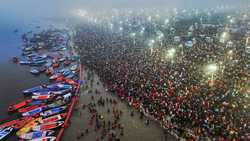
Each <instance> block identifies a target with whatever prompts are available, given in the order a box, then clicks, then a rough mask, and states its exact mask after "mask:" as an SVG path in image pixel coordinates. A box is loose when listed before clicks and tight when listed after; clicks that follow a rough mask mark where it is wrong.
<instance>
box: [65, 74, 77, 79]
mask: <svg viewBox="0 0 250 141" xmlns="http://www.w3.org/2000/svg"><path fill="white" fill-rule="evenodd" d="M75 76H76V75H75V74H74V73H70V74H69V75H68V76H66V77H65V78H66V79H72V78H74V77H75Z"/></svg>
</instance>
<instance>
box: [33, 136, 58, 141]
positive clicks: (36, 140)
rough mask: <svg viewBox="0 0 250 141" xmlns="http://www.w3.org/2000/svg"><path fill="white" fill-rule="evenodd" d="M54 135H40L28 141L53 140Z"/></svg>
mask: <svg viewBox="0 0 250 141" xmlns="http://www.w3.org/2000/svg"><path fill="white" fill-rule="evenodd" d="M55 140H56V137H54V136H47V137H41V138H37V139H33V140H30V141H55Z"/></svg>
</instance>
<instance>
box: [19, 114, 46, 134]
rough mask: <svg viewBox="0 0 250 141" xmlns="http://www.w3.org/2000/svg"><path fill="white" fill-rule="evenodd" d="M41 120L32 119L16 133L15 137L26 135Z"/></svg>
mask: <svg viewBox="0 0 250 141" xmlns="http://www.w3.org/2000/svg"><path fill="white" fill-rule="evenodd" d="M40 120H41V118H36V119H33V120H32V121H30V122H29V123H27V124H26V125H25V126H24V127H23V128H21V129H20V130H18V131H17V133H16V135H17V136H18V137H20V136H21V135H23V134H25V133H28V132H29V131H30V130H31V129H32V127H33V126H35V125H37V124H38V121H40Z"/></svg>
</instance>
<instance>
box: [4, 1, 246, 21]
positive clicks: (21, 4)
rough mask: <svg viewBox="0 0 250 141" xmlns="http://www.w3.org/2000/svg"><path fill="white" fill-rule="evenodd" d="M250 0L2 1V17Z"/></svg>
mask: <svg viewBox="0 0 250 141" xmlns="http://www.w3.org/2000/svg"><path fill="white" fill-rule="evenodd" d="M246 3H248V4H249V3H250V0H0V16H4V17H15V18H27V17H39V16H46V15H50V16H53V15H58V14H67V13H69V12H70V11H71V10H72V9H76V8H86V9H101V8H109V9H110V8H128V7H166V8H174V7H177V8H178V7H179V8H184V7H186V8H190V7H195V8H204V7H216V6H218V5H222V4H226V5H233V6H236V5H242V6H245V5H246Z"/></svg>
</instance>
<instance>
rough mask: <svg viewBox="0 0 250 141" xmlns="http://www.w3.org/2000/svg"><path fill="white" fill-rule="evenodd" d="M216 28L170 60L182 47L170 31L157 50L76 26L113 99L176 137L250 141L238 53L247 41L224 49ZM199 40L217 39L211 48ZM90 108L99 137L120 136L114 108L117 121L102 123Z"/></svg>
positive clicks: (84, 56)
mask: <svg viewBox="0 0 250 141" xmlns="http://www.w3.org/2000/svg"><path fill="white" fill-rule="evenodd" d="M192 24H193V23H192ZM146 28H147V27H146ZM213 28H214V30H212V29H210V30H208V29H204V28H202V27H201V26H200V25H198V27H197V28H196V29H195V30H194V31H193V35H192V36H193V37H195V38H196V43H194V45H193V46H192V47H185V46H181V47H179V46H178V47H175V49H176V53H175V55H174V57H172V58H166V57H165V56H164V54H166V53H167V52H168V49H170V47H173V46H177V45H175V44H174V43H173V40H174V39H173V35H169V34H168V33H167V32H168V31H165V32H164V34H165V38H164V40H163V41H162V42H161V45H160V43H155V45H154V46H153V51H152V50H150V49H149V48H148V47H146V45H145V43H144V42H143V40H144V38H136V39H135V40H136V43H134V40H133V39H131V37H127V36H124V34H125V33H124V34H123V35H120V34H119V35H118V34H116V33H112V32H107V31H106V30H105V29H104V28H101V27H98V26H95V25H90V24H85V25H84V26H81V27H78V28H77V29H76V35H75V38H74V40H75V43H76V45H77V46H78V47H79V48H80V49H81V50H80V53H81V60H82V62H83V63H84V65H85V66H87V67H88V68H89V69H90V70H93V71H95V72H96V73H97V74H98V75H99V77H100V79H101V81H102V82H104V84H105V87H107V89H108V90H109V91H110V92H112V93H115V94H116V95H117V96H119V97H120V99H121V100H124V101H126V102H127V103H128V104H129V105H130V106H131V107H133V108H135V109H138V111H139V112H141V113H143V114H144V115H146V116H148V117H149V118H152V119H154V120H156V121H158V122H159V123H160V124H161V126H162V127H163V128H164V129H165V130H166V131H168V132H169V133H172V134H174V135H176V137H177V138H179V139H186V140H190V141H192V140H218V141H229V140H235V141H239V140H244V141H247V140H250V134H249V133H250V118H249V114H250V110H249V100H250V98H249V96H248V95H246V94H245V93H244V92H243V89H244V86H245V84H246V81H247V79H246V78H248V77H249V75H248V74H247V69H246V62H247V61H246V59H247V57H246V55H245V52H244V49H243V48H242V47H241V45H242V44H244V41H243V40H238V41H237V42H235V44H237V45H235V46H233V47H228V48H225V47H223V46H224V44H222V43H220V42H219V40H218V39H216V38H215V37H214V36H213V35H215V34H217V32H218V30H217V29H216V28H217V27H213ZM175 29H178V30H179V31H176V32H175V34H178V33H179V34H181V33H182V32H185V30H186V29H185V28H183V27H181V26H180V27H175ZM148 30H150V28H148ZM124 32H126V31H124ZM127 32H129V31H127ZM201 34H202V35H205V36H209V37H211V38H212V39H213V40H212V41H210V42H208V41H206V40H205V39H204V38H202V37H201V36H199V35H201ZM168 35H169V36H168ZM235 40H236V39H235ZM171 45H172V46H171ZM210 63H215V64H217V65H218V68H219V69H218V70H217V72H216V73H215V74H214V75H213V76H212V78H211V76H210V75H209V76H207V75H206V73H205V72H204V71H203V68H204V66H206V65H207V64H210ZM98 101H99V102H98V104H104V102H105V103H106V102H107V103H109V102H110V103H113V104H115V102H114V101H112V100H109V99H99V100H98ZM87 108H88V110H89V111H90V112H91V113H92V118H91V119H92V120H91V121H93V120H95V121H96V125H95V126H96V129H97V130H98V129H99V128H100V127H102V126H105V127H107V128H114V127H116V128H118V129H119V130H120V132H121V134H122V126H119V123H118V122H117V121H119V116H120V115H121V114H122V112H120V111H119V110H117V109H110V112H111V113H113V114H114V117H115V120H114V122H104V121H102V120H101V117H100V116H101V115H99V114H98V113H97V112H96V110H95V108H94V107H93V105H88V106H87ZM90 124H91V123H90ZM105 129H106V128H103V131H102V132H104V133H105ZM86 133H87V130H86ZM111 136H113V135H111Z"/></svg>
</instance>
